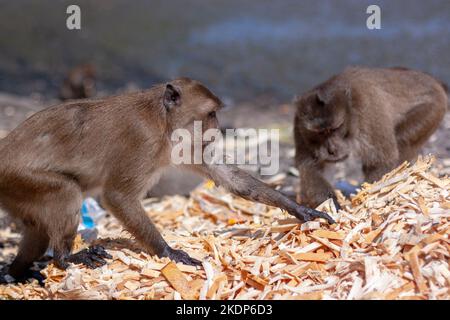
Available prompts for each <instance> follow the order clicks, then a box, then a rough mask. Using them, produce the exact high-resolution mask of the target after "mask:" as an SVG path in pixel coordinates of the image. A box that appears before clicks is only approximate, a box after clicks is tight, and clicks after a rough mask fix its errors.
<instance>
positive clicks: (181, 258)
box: [161, 247, 202, 266]
mask: <svg viewBox="0 0 450 320" xmlns="http://www.w3.org/2000/svg"><path fill="white" fill-rule="evenodd" d="M161 256H162V257H168V258H170V259H171V260H173V261H175V262H181V263H183V264H187V265H190V266H201V265H202V263H201V261H198V260H197V259H194V258H191V257H190V256H189V255H188V254H187V253H186V252H184V251H183V250H176V249H172V248H171V247H167V249H166V250H164V253H163V254H162V255H161Z"/></svg>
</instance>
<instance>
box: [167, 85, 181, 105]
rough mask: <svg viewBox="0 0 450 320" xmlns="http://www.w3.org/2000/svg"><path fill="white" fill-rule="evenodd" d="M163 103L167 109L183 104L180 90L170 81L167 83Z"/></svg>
mask: <svg viewBox="0 0 450 320" xmlns="http://www.w3.org/2000/svg"><path fill="white" fill-rule="evenodd" d="M163 104H164V107H166V110H167V111H169V110H170V109H172V108H173V107H177V106H179V105H180V104H181V95H180V92H179V91H178V90H177V89H176V88H175V87H174V86H173V85H171V84H170V83H169V84H167V85H166V90H165V91H164V97H163Z"/></svg>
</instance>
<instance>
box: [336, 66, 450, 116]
mask: <svg viewBox="0 0 450 320" xmlns="http://www.w3.org/2000/svg"><path fill="white" fill-rule="evenodd" d="M333 81H334V82H336V83H339V86H342V85H346V86H348V87H350V88H351V89H352V94H353V95H354V96H356V100H357V102H358V103H357V104H356V105H354V106H353V107H355V108H358V105H359V106H361V105H363V106H364V108H371V109H376V110H377V112H379V113H389V114H391V115H392V116H393V121H394V122H397V121H398V120H399V119H401V118H402V117H403V116H404V114H405V113H406V112H408V111H409V110H411V108H412V107H413V106H419V105H429V108H430V112H435V113H436V117H437V118H443V116H444V114H445V112H446V106H447V104H448V97H447V93H446V91H445V85H443V83H442V82H440V81H439V80H437V79H435V78H434V77H432V76H430V75H429V74H426V73H423V72H420V71H415V70H411V69H406V68H400V67H396V68H362V67H351V68H347V69H346V70H345V71H344V72H342V73H341V74H339V75H338V76H337V77H335V78H334V79H333Z"/></svg>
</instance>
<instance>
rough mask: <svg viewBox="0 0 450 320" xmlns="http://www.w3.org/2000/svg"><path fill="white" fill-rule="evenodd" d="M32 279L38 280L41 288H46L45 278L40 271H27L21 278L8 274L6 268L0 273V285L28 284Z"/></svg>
mask: <svg viewBox="0 0 450 320" xmlns="http://www.w3.org/2000/svg"><path fill="white" fill-rule="evenodd" d="M8 277H9V279H8ZM30 279H36V280H37V281H38V283H39V285H40V286H44V280H45V276H43V275H42V274H41V272H40V271H38V270H34V269H31V268H29V269H27V270H26V271H24V272H23V274H21V275H20V276H17V277H12V276H11V275H9V274H8V273H7V272H6V268H4V269H3V270H2V271H1V272H0V284H8V283H11V282H12V283H26V282H27V281H28V280H30Z"/></svg>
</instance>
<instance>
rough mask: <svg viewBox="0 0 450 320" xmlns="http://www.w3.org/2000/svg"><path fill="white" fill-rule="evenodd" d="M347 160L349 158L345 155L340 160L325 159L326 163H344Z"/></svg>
mask: <svg viewBox="0 0 450 320" xmlns="http://www.w3.org/2000/svg"><path fill="white" fill-rule="evenodd" d="M347 158H348V154H345V155H343V156H342V157H339V158H327V159H325V162H329V163H336V162H341V161H344V160H345V159H347Z"/></svg>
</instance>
